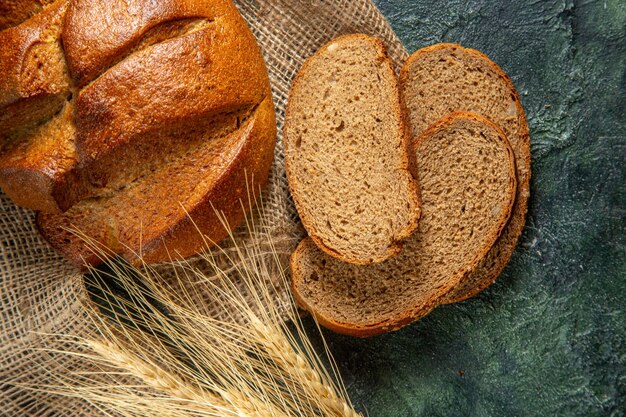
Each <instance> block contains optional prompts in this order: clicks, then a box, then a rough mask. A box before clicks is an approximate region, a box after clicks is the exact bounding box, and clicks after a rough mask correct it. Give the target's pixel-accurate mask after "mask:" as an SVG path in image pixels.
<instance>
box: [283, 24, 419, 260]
mask: <svg viewBox="0 0 626 417" xmlns="http://www.w3.org/2000/svg"><path fill="white" fill-rule="evenodd" d="M284 133H285V135H284V144H285V166H286V171H287V178H288V180H289V186H290V188H291V192H292V196H293V199H294V201H295V204H296V207H297V209H298V213H299V214H300V217H301V219H302V223H303V224H304V227H305V228H306V230H307V232H308V233H309V235H310V236H311V238H312V239H313V241H314V242H315V243H316V244H317V245H318V246H319V247H320V248H321V249H322V250H324V251H325V252H326V253H328V254H330V255H331V256H334V257H336V258H339V259H341V260H343V261H346V262H350V263H355V264H368V263H375V262H381V261H384V260H385V259H388V258H390V257H392V256H395V255H397V254H398V253H399V252H400V250H401V247H402V244H401V242H402V240H404V239H406V238H407V237H409V236H410V235H411V233H412V232H413V231H414V230H415V228H416V227H417V223H418V219H419V197H418V189H417V185H416V184H415V181H414V176H413V172H412V170H411V168H412V163H411V158H412V152H411V150H410V140H409V137H408V125H407V124H406V121H405V114H404V111H403V107H402V106H401V103H400V93H399V89H398V82H397V78H396V74H395V72H394V70H393V67H392V63H391V60H390V59H389V58H388V56H387V54H386V51H385V47H384V45H383V43H382V42H381V41H380V40H379V39H376V38H372V37H370V36H366V35H347V36H342V37H339V38H337V39H334V40H332V41H331V42H329V43H328V44H326V45H325V46H323V47H322V48H321V49H320V50H319V51H318V52H317V53H315V54H314V55H313V56H312V57H310V58H309V59H308V60H307V61H306V62H305V63H304V65H303V66H302V68H301V70H300V71H299V73H298V75H297V77H296V78H295V81H294V83H293V86H292V89H291V93H290V97H289V103H288V106H287V114H286V118H285V131H284Z"/></svg>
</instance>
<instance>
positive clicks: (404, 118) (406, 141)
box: [283, 33, 421, 265]
mask: <svg viewBox="0 0 626 417" xmlns="http://www.w3.org/2000/svg"><path fill="white" fill-rule="evenodd" d="M346 39H363V40H366V41H368V42H371V43H374V44H375V45H376V49H377V50H379V52H380V54H381V59H382V60H383V61H384V62H386V63H387V64H388V66H389V69H390V71H391V72H392V73H393V78H392V80H393V82H394V83H395V87H396V90H397V91H398V102H397V104H398V110H399V116H400V117H399V119H400V123H401V126H399V128H400V129H399V130H400V131H401V132H402V142H403V148H404V152H403V155H402V156H403V159H404V161H403V164H404V165H405V166H406V167H407V168H408V172H409V174H410V175H411V180H410V187H411V188H412V190H411V195H413V196H415V199H416V201H415V206H416V207H417V213H416V215H415V218H414V219H412V221H411V223H410V224H409V226H408V227H407V228H405V229H403V230H399V231H398V233H397V235H396V240H395V241H394V242H392V244H390V245H389V247H388V248H387V249H388V250H387V256H384V257H374V258H372V259H370V260H369V262H364V261H361V260H358V259H350V258H348V257H347V256H345V255H344V254H342V253H340V252H338V251H336V250H335V249H333V248H331V247H329V246H327V245H326V244H325V243H324V242H323V241H322V239H320V238H319V237H318V236H315V235H313V234H309V236H310V237H311V239H312V240H313V242H314V243H315V244H316V245H317V246H318V247H319V248H320V249H322V250H323V251H324V252H326V253H327V254H329V255H330V256H332V257H334V258H337V259H340V260H342V261H344V262H349V263H353V264H361V265H363V264H371V263H377V262H382V261H384V260H385V259H389V258H391V257H393V256H395V255H397V254H398V253H400V251H401V250H402V241H404V240H406V239H407V238H409V237H410V236H411V235H412V234H413V232H414V231H415V230H416V229H417V226H418V224H419V218H420V215H421V209H420V207H421V204H420V189H419V184H418V183H417V180H416V178H417V171H416V163H415V158H414V155H415V152H414V150H413V142H412V141H411V131H410V125H409V122H408V114H407V112H406V108H405V106H404V104H403V101H402V97H401V94H400V83H399V80H398V77H397V75H396V71H395V70H394V68H393V63H392V61H391V59H390V58H389V55H388V54H387V48H386V47H385V44H384V43H383V41H382V40H380V39H378V38H376V37H372V36H369V35H365V34H361V33H355V34H348V35H342V36H338V37H336V38H333V39H332V40H330V41H329V42H327V43H326V44H324V45H323V46H322V47H321V48H320V49H319V50H317V51H316V52H315V54H313V55H312V56H311V57H313V56H316V55H318V54H320V53H321V52H323V51H324V50H325V49H326V48H328V47H329V46H330V45H331V44H333V43H335V42H337V41H341V40H346ZM311 57H309V58H308V59H307V60H305V61H304V63H303V64H302V66H301V67H300V69H299V70H298V73H297V74H296V76H295V78H294V79H293V82H292V84H291V89H290V94H289V96H290V97H291V92H292V91H293V90H294V89H296V88H299V85H300V83H301V82H302V78H303V77H302V74H303V73H304V72H305V71H307V69H308V68H309V67H310V66H311V65H312V63H311ZM291 109H292V106H290V105H289V102H288V103H287V107H286V110H285V126H284V127H283V133H284V136H283V147H284V148H285V154H287V149H288V147H289V139H288V135H287V128H286V126H287V123H288V120H289V117H290V116H289V115H290V113H291V112H292V111H293V110H291ZM285 172H286V175H287V179H288V180H289V178H290V177H291V176H292V175H293V174H291V172H292V171H291V169H290V162H289V159H288V158H285ZM288 182H289V188H290V191H291V196H292V198H293V200H294V203H295V205H296V208H298V207H300V206H301V203H300V200H299V198H298V192H297V191H296V190H294V189H293V187H292V186H291V184H292V183H293V181H288ZM298 213H299V214H300V210H298ZM301 221H302V224H303V225H304V226H305V229H307V231H308V228H307V227H306V225H307V218H306V216H304V215H301Z"/></svg>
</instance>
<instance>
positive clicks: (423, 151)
mask: <svg viewBox="0 0 626 417" xmlns="http://www.w3.org/2000/svg"><path fill="white" fill-rule="evenodd" d="M415 149H416V153H417V167H418V181H419V184H420V187H421V198H422V218H421V220H420V223H419V227H418V230H417V231H416V232H415V234H414V235H413V236H412V237H411V238H409V239H408V240H407V241H406V243H405V245H404V250H403V251H402V252H401V253H400V254H399V255H398V256H396V257H394V258H391V259H389V260H387V261H385V262H382V263H379V264H375V265H351V264H348V263H345V262H341V261H339V260H337V259H334V258H332V257H329V256H328V255H326V254H325V253H324V252H322V251H320V250H318V249H317V248H316V247H315V245H313V243H312V241H311V240H310V239H309V238H307V239H305V240H303V241H302V242H300V244H299V246H298V248H297V249H296V251H295V252H294V253H293V254H292V257H291V271H292V291H293V294H294V296H295V298H296V300H297V302H298V304H299V305H300V306H302V307H303V308H305V309H307V310H308V311H310V312H311V313H312V314H313V315H314V316H315V317H316V318H317V319H318V320H319V322H320V323H321V324H322V325H324V326H325V327H328V328H330V329H332V330H334V331H337V332H339V333H344V334H348V335H352V336H360V337H365V336H372V335H376V334H380V333H383V332H386V331H389V330H395V329H398V328H399V327H401V326H403V325H405V324H407V323H409V322H411V321H413V320H416V319H418V318H420V317H422V316H424V315H425V314H427V313H428V312H429V311H431V310H432V309H433V308H434V307H435V306H436V305H437V304H438V303H439V301H440V299H441V297H442V296H443V295H445V294H446V293H447V292H448V291H450V290H451V289H452V288H453V287H455V286H456V285H457V284H458V283H459V280H460V279H461V278H462V277H463V276H464V275H465V274H466V273H467V271H472V270H473V269H474V268H475V267H476V265H477V264H478V262H480V260H481V259H482V258H483V256H484V255H485V254H486V253H487V251H488V250H489V248H491V246H492V245H493V243H494V242H495V241H496V239H497V237H498V236H499V235H500V232H501V231H502V229H503V227H504V226H505V224H506V222H507V220H508V218H509V215H510V213H511V209H512V206H513V201H514V198H515V187H516V180H515V162H514V157H513V151H512V149H511V147H510V145H509V143H508V141H507V139H506V136H505V135H504V133H503V132H502V131H501V130H500V129H499V128H498V127H497V126H495V125H494V124H492V123H491V122H489V121H488V120H487V119H484V118H482V117H480V116H476V115H473V114H469V113H456V114H453V115H450V116H449V117H447V118H445V119H444V120H442V121H440V122H439V123H437V124H436V125H435V126H433V127H432V128H430V129H428V130H427V131H426V132H424V133H423V134H422V135H421V136H420V137H419V138H418V139H417V140H416V142H415Z"/></svg>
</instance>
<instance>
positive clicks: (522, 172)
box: [400, 43, 531, 304]
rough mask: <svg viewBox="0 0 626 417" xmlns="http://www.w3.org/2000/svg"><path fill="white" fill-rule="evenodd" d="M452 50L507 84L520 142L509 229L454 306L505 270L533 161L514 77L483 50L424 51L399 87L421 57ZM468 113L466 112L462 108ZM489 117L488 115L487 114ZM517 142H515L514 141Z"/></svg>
mask: <svg viewBox="0 0 626 417" xmlns="http://www.w3.org/2000/svg"><path fill="white" fill-rule="evenodd" d="M445 49H450V50H453V51H459V52H461V53H465V54H468V55H471V56H473V57H475V58H478V59H479V60H481V61H483V63H484V64H485V65H487V66H488V67H489V68H491V69H492V70H493V72H494V73H495V74H496V75H497V76H498V77H499V78H500V79H501V80H502V82H503V83H504V85H505V86H506V87H507V88H508V90H509V91H510V94H511V96H512V98H513V100H514V101H515V105H516V107H517V115H518V126H519V129H518V132H517V138H509V139H510V140H511V142H517V144H516V146H514V147H513V151H514V152H515V159H516V167H517V172H516V173H517V194H516V200H515V206H514V208H513V212H512V214H511V218H510V220H509V223H508V224H507V226H506V228H505V229H504V230H503V232H502V236H501V237H500V238H499V239H498V240H497V241H496V243H495V244H494V247H493V248H492V249H491V250H490V252H489V253H488V254H487V255H486V256H485V258H484V259H483V260H482V261H481V263H480V265H479V266H478V267H477V268H476V270H474V271H472V272H468V274H467V275H466V276H465V277H463V279H462V280H461V282H460V283H459V285H458V286H457V287H456V288H454V289H453V290H452V291H451V292H450V293H449V294H448V295H447V296H446V297H445V299H444V301H443V302H444V303H446V304H451V303H456V302H460V301H463V300H466V299H468V298H470V297H473V296H474V295H476V294H478V293H480V292H481V291H483V290H484V289H485V288H487V287H488V286H489V285H491V284H492V283H493V282H494V281H495V280H496V278H497V277H498V276H499V275H500V273H502V270H503V269H504V267H505V266H506V265H507V263H508V261H509V259H510V258H511V255H512V254H513V251H514V250H515V247H516V246H517V242H518V240H519V237H520V235H521V234H522V230H523V229H524V223H525V219H526V213H527V211H528V199H529V197H530V176H531V168H530V164H531V160H530V133H529V129H528V123H527V121H526V115H525V112H524V108H523V107H522V104H521V100H520V97H519V94H518V93H517V90H516V89H515V86H514V85H513V82H512V81H511V78H510V77H509V76H508V75H507V74H506V73H505V72H504V71H503V70H502V69H501V68H500V67H499V66H498V65H497V64H496V63H495V62H493V61H492V60H491V59H489V57H487V56H486V55H485V54H483V53H482V52H480V51H477V50H475V49H471V48H464V47H463V46H461V45H458V44H453V43H440V44H435V45H431V46H428V47H425V48H422V49H420V50H418V51H416V52H415V53H413V54H412V55H411V56H410V57H409V58H408V59H407V61H406V62H405V64H404V66H403V67H402V70H401V72H400V85H401V86H402V87H404V86H405V85H406V83H407V79H408V77H409V72H410V69H411V65H412V64H413V63H414V62H415V61H417V60H419V59H420V58H421V57H423V56H425V55H427V54H429V53H434V52H438V51H441V50H445ZM401 91H404V88H401ZM463 110H465V109H463ZM484 116H487V117H488V116H489V115H484ZM514 139H516V140H514Z"/></svg>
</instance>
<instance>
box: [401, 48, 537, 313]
mask: <svg viewBox="0 0 626 417" xmlns="http://www.w3.org/2000/svg"><path fill="white" fill-rule="evenodd" d="M400 86H401V91H402V95H403V99H404V102H405V104H406V107H407V110H408V113H409V123H410V125H411V130H412V133H413V137H417V136H419V135H420V134H422V132H424V130H426V129H427V128H428V126H430V125H431V124H432V123H434V122H435V121H437V120H439V119H441V118H442V117H444V116H446V115H447V114H449V113H450V112H455V111H468V112H473V113H477V114H481V115H483V116H485V117H487V118H488V119H490V120H491V121H493V122H494V123H495V124H496V125H498V126H500V127H501V128H502V130H504V133H505V134H506V136H507V138H508V140H509V141H510V142H511V147H512V148H513V152H515V164H516V168H517V182H518V187H517V196H516V201H515V206H514V209H513V214H512V215H511V219H510V221H509V224H508V225H507V227H506V228H505V229H504V231H503V232H502V235H501V236H500V238H499V239H498V241H497V242H496V244H495V245H494V246H493V248H492V249H491V250H490V251H489V253H488V255H487V256H486V257H485V258H484V259H483V260H482V261H481V262H480V264H479V266H478V268H476V270H475V271H474V272H472V273H471V274H469V275H468V276H466V277H464V278H463V280H462V281H461V283H460V284H459V285H458V286H457V287H456V288H455V289H454V290H453V291H451V292H450V293H449V294H448V296H447V297H446V302H449V303H452V302H457V301H462V300H464V299H466V298H469V297H471V296H473V295H475V294H478V293H479V292H480V291H482V290H483V289H485V288H486V287H487V286H489V285H490V284H492V283H493V282H494V281H495V279H496V278H497V277H498V275H500V273H501V272H502V270H503V269H504V267H505V265H506V264H507V263H508V261H509V258H510V257H511V255H512V253H513V250H514V249H515V246H516V245H517V240H518V238H519V236H520V234H521V233H522V229H523V228H524V221H525V217H526V210H527V204H528V197H529V195H530V140H529V134H528V124H527V122H526V117H525V115H524V109H523V108H522V105H521V102H520V98H519V95H518V94H517V91H516V90H515V87H514V86H513V83H512V82H511V80H510V79H509V77H508V76H507V75H506V74H505V73H504V71H502V69H501V68H500V67H499V66H498V65H497V64H495V63H494V62H493V61H491V60H490V59H489V58H487V57H486V56H485V55H483V54H482V53H481V52H478V51H476V50H474V49H467V48H463V47H462V46H460V45H456V44H445V43H444V44H437V45H433V46H429V47H427V48H424V49H421V50H419V51H417V52H415V53H414V54H413V55H411V57H410V58H409V59H408V60H407V62H406V63H405V64H404V67H403V68H402V71H401V74H400Z"/></svg>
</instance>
